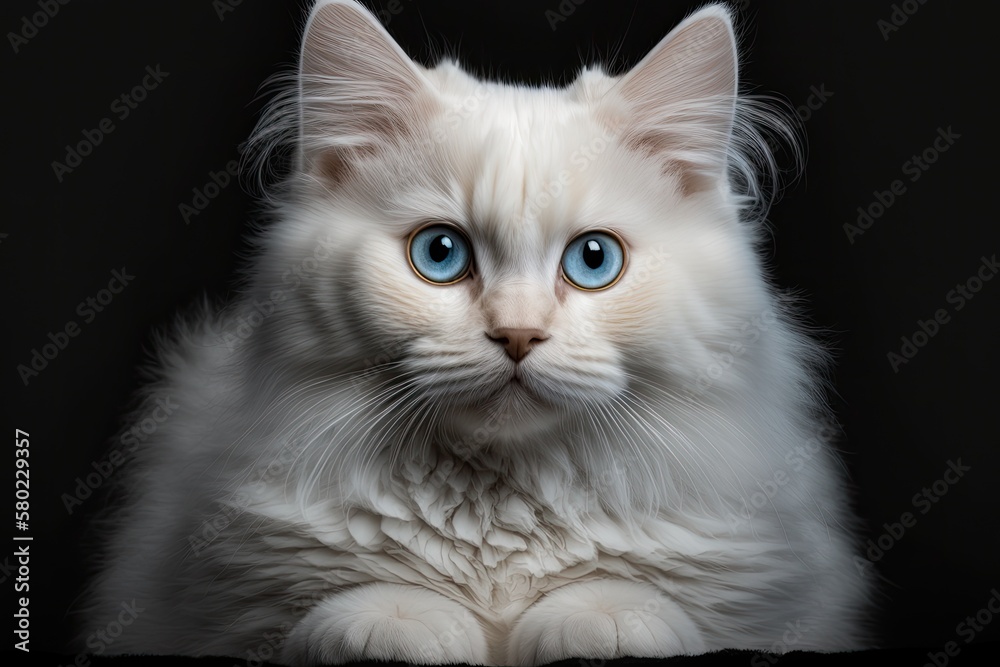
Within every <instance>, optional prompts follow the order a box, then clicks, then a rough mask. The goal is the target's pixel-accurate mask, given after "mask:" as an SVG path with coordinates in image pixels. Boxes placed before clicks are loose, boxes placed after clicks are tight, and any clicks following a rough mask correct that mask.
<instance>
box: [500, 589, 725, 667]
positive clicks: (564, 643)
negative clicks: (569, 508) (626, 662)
mask: <svg viewBox="0 0 1000 667" xmlns="http://www.w3.org/2000/svg"><path fill="white" fill-rule="evenodd" d="M704 651H705V642H704V640H703V639H702V636H701V632H700V631H699V630H698V628H697V627H696V626H695V625H694V623H693V622H692V621H691V619H690V618H689V617H688V615H687V614H686V613H685V612H684V611H683V610H682V609H681V608H680V607H679V606H678V605H677V603H676V602H674V601H673V600H671V599H670V598H669V597H668V596H666V595H665V594H664V593H663V592H662V591H659V590H658V589H656V588H654V587H653V586H651V585H648V584H641V583H636V582H630V581H616V580H603V581H589V582H582V583H578V584H568V585H566V586H563V587H562V588H558V589H556V590H554V591H552V592H550V593H548V594H546V595H545V597H543V598H542V599H541V600H539V601H538V602H536V603H535V604H534V605H533V606H532V607H530V608H529V609H528V610H527V611H525V612H524V613H523V614H522V615H521V617H520V619H518V622H517V624H516V625H515V626H514V630H513V632H512V633H511V636H510V640H509V642H508V644H507V662H508V663H509V664H513V665H543V664H546V663H550V662H555V661H557V660H563V659H566V658H622V657H635V658H665V657H669V656H672V655H692V654H697V653H703V652H704Z"/></svg>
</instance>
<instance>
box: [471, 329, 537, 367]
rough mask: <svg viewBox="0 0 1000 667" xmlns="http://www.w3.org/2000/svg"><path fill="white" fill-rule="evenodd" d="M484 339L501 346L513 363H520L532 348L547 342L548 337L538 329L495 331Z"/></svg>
mask: <svg viewBox="0 0 1000 667" xmlns="http://www.w3.org/2000/svg"><path fill="white" fill-rule="evenodd" d="M486 337H487V338H489V339H490V340H492V341H493V342H494V343H499V344H500V345H503V347H504V349H505V350H507V356H509V357H510V358H511V359H513V360H514V361H521V359H524V357H525V356H527V354H528V352H530V351H531V348H532V347H534V346H535V345H537V344H538V343H541V342H542V341H544V340H548V336H546V335H545V332H544V331H541V330H540V329H495V330H494V331H493V332H492V333H487V334H486Z"/></svg>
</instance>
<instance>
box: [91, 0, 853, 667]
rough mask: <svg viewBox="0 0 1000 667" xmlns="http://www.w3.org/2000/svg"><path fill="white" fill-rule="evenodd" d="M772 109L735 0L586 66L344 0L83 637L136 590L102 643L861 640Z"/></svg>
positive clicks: (455, 647)
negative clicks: (782, 250)
mask: <svg viewBox="0 0 1000 667" xmlns="http://www.w3.org/2000/svg"><path fill="white" fill-rule="evenodd" d="M769 117H770V116H768V115H767V113H766V112H764V111H762V110H761V109H760V107H759V106H754V105H753V104H751V103H749V102H748V101H746V100H744V99H741V98H738V97H737V52H736V43H735V40H734V36H733V30H732V25H731V20H730V17H729V14H728V13H727V10H726V9H725V8H724V7H723V6H721V5H713V6H709V7H706V8H704V9H702V10H701V11H698V12H697V13H695V14H693V15H691V16H689V17H688V18H687V19H686V20H685V21H683V23H681V24H680V25H679V26H678V27H677V28H676V29H675V30H673V31H672V32H671V33H670V34H669V35H668V36H667V37H666V38H664V39H663V41H662V42H661V43H660V44H659V45H658V46H656V48H655V49H654V50H653V51H652V52H651V53H650V54H649V55H648V56H647V57H646V58H645V59H644V60H642V62H640V63H639V64H638V65H637V66H636V67H635V68H633V69H632V70H631V71H630V72H628V73H627V74H625V75H623V76H621V77H612V76H609V75H607V74H605V73H603V72H602V71H600V70H597V69H588V70H585V71H584V72H582V73H581V74H580V76H579V78H578V79H577V80H576V81H575V82H574V83H573V84H572V85H570V86H569V87H567V88H564V89H557V88H549V87H546V88H530V87H522V86H515V85H510V84H501V83H486V82H480V81H478V80H476V79H475V78H473V77H471V76H469V75H468V74H465V73H463V72H462V71H461V70H460V69H459V68H458V67H457V66H456V65H454V64H452V63H449V62H445V63H442V64H441V65H439V66H437V67H435V68H433V69H426V68H423V67H420V66H418V65H415V64H414V63H412V62H411V61H410V59H409V58H408V57H407V56H406V55H405V54H404V53H403V51H402V50H401V49H400V48H399V47H398V46H397V45H396V44H395V43H394V42H393V40H392V39H391V38H390V36H389V35H388V33H387V32H386V31H385V30H384V29H383V27H382V26H381V25H380V24H379V23H378V22H377V20H375V18H374V17H373V16H372V15H371V14H369V13H368V12H367V11H366V10H365V9H363V8H362V7H360V6H358V5H356V4H353V3H352V2H349V1H348V0H335V1H332V2H329V1H327V2H320V3H319V4H318V5H317V6H316V7H315V8H314V9H313V11H312V13H311V15H310V18H309V20H308V23H307V26H306V31H305V36H304V41H303V47H302V56H301V65H300V71H299V74H298V77H297V84H296V85H295V86H294V88H293V89H292V90H291V92H290V93H289V94H288V95H286V96H284V97H282V98H281V99H279V100H278V102H276V103H275V105H274V106H273V107H272V110H271V112H270V113H269V114H268V116H267V117H266V118H265V119H264V120H263V121H262V124H261V127H260V129H259V131H258V133H257V135H256V136H255V138H254V140H253V143H254V144H255V145H257V146H258V147H263V151H264V152H267V150H270V149H273V148H274V147H275V146H279V145H281V144H282V143H283V142H290V143H291V145H292V146H294V150H295V156H296V165H295V168H294V170H293V173H292V174H291V176H290V177H289V179H288V180H287V182H286V183H284V185H283V187H282V188H281V189H280V191H279V192H277V193H275V194H274V197H273V199H274V217H275V221H274V223H273V225H272V226H271V227H270V228H269V229H268V230H267V232H266V233H265V234H263V236H262V238H261V239H260V254H259V257H258V259H257V260H256V263H255V265H254V268H253V270H252V274H251V276H250V279H249V280H248V284H247V289H246V293H245V295H244V296H243V297H242V298H241V299H240V300H239V302H238V303H237V304H236V305H235V306H233V307H232V308H231V309H230V310H228V311H227V312H226V313H225V314H224V315H223V316H213V315H210V314H208V310H207V309H206V310H205V314H203V315H201V316H199V317H196V318H192V319H190V320H189V321H188V322H187V323H186V324H184V325H183V326H181V327H179V331H178V333H177V335H176V336H175V339H174V340H173V341H172V342H170V343H169V344H166V345H165V346H164V349H163V352H162V355H161V360H160V363H161V379H160V380H159V381H158V382H156V383H155V384H154V385H153V386H151V387H150V388H149V392H148V397H149V401H155V400H156V399H157V398H160V399H162V398H163V397H168V398H169V399H170V400H171V401H172V402H173V403H174V404H176V405H177V407H176V408H175V409H174V412H173V414H172V416H171V418H170V419H169V420H167V421H166V422H165V423H163V424H162V425H161V426H160V427H159V428H158V429H157V430H156V432H155V433H153V434H152V435H150V436H149V437H148V438H147V439H146V440H145V442H144V443H143V446H142V447H141V449H140V450H139V451H138V452H137V455H136V460H135V461H134V462H133V463H132V465H131V470H130V473H129V475H130V476H129V479H128V484H127V490H126V491H127V494H128V497H127V499H126V502H124V503H122V505H121V507H120V509H119V510H118V511H117V512H116V513H115V514H114V515H113V516H111V517H110V521H111V523H112V525H113V527H114V530H113V532H112V533H111V535H110V537H109V539H108V543H107V549H106V553H105V556H104V560H103V561H102V570H101V572H100V574H99V576H98V577H97V579H96V582H95V584H94V587H93V589H92V590H91V592H90V597H89V604H88V616H87V620H86V623H85V624H84V628H83V633H82V638H83V641H84V643H85V645H86V646H88V647H90V648H93V647H94V646H95V645H97V644H95V642H94V639H93V637H94V636H93V635H92V633H93V632H95V631H97V630H99V629H100V628H103V627H106V626H107V624H108V621H109V620H110V619H113V618H115V617H116V615H117V614H119V611H120V609H121V608H122V605H123V604H126V605H132V606H131V607H130V608H131V609H132V610H133V612H132V613H133V615H132V616H131V617H130V622H129V624H128V625H127V627H125V628H124V629H123V630H122V631H121V634H120V636H118V637H116V638H115V639H114V642H113V643H110V644H108V646H107V652H114V653H132V652H139V653H169V654H185V655H206V654H221V655H231V656H239V657H244V658H250V659H268V658H271V659H273V660H275V661H277V662H280V663H285V664H289V665H307V664H321V663H336V662H344V661H350V660H355V659H363V658H372V659H378V658H381V659H391V660H403V661H409V662H413V663H444V662H466V663H473V664H514V665H537V664H543V663H546V662H550V661H554V660H558V659H562V658H570V657H582V658H610V657H617V656H671V655H677V654H696V653H701V652H705V651H711V650H715V649H722V648H730V647H732V648H753V649H772V648H773V649H776V650H783V649H786V648H787V649H792V648H794V649H802V650H835V649H847V648H855V647H858V646H861V645H863V642H864V641H866V638H867V636H868V633H867V628H866V625H865V616H866V609H867V604H868V603H867V600H868V597H869V589H868V586H867V584H866V581H865V580H864V579H863V577H861V576H860V575H859V572H858V569H857V568H856V567H855V565H854V563H853V562H852V557H853V555H854V553H855V544H854V537H853V529H852V525H853V520H852V519H851V515H850V512H849V510H848V508H847V502H846V499H845V485H844V474H843V469H842V466H840V464H839V461H838V460H837V458H836V455H835V453H834V452H833V451H832V449H831V447H830V444H829V440H830V435H829V434H830V432H831V429H830V428H829V427H828V426H827V424H828V422H827V421H826V414H827V413H826V411H825V408H824V407H823V399H822V391H821V382H820V380H819V379H818V378H819V374H820V370H821V365H822V364H821V362H822V359H823V354H822V353H821V351H820V350H819V348H818V346H817V344H816V343H814V342H813V341H812V340H811V339H810V338H808V337H807V336H806V335H804V334H803V333H802V332H801V331H800V330H799V328H797V326H796V325H795V324H794V315H793V312H792V310H791V308H790V307H789V306H788V305H787V304H786V303H785V302H786V301H787V299H785V298H784V297H782V296H780V295H779V294H778V293H777V292H776V291H775V290H774V289H773V288H772V287H771V286H770V285H769V283H768V282H767V280H766V279H765V277H764V274H765V269H764V267H763V266H762V261H761V256H760V254H759V252H758V247H759V244H760V241H761V238H762V236H763V234H762V223H761V222H760V220H758V219H757V218H759V217H760V216H759V215H755V213H754V212H755V211H758V212H759V211H760V210H761V209H762V208H763V207H762V206H758V204H760V203H761V201H762V198H763V195H762V194H761V193H760V188H758V187H757V185H756V183H757V180H756V176H755V171H756V170H758V169H761V168H763V169H764V170H767V169H768V167H769V165H771V164H772V163H771V162H770V156H769V153H768V151H767V146H766V144H765V143H764V141H763V139H762V134H761V131H760V130H761V125H760V124H761V122H765V123H766V122H771V128H772V129H775V128H777V130H778V131H779V132H780V131H781V126H780V125H779V124H777V123H775V122H773V121H768V118H769ZM141 412H142V411H141V410H140V413H141ZM101 646H103V644H101Z"/></svg>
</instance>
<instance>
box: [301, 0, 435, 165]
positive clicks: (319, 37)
mask: <svg viewBox="0 0 1000 667" xmlns="http://www.w3.org/2000/svg"><path fill="white" fill-rule="evenodd" d="M299 63H300V64H299V102H300V104H299V109H300V121H299V122H300V124H299V144H298V145H299V158H300V167H301V168H302V169H304V170H305V171H307V172H311V173H314V174H317V175H320V176H324V177H327V178H330V179H333V180H334V181H336V180H339V179H340V178H341V177H342V176H343V175H344V173H345V172H346V171H347V170H349V169H350V165H351V162H352V160H354V159H356V158H358V157H359V156H362V155H371V154H374V153H376V152H377V151H378V149H379V146H380V145H384V144H385V143H387V142H393V141H398V140H400V139H402V138H405V137H406V136H408V135H410V134H412V133H413V131H414V128H415V127H416V124H417V123H418V122H419V121H420V119H422V118H423V117H425V116H426V115H428V114H429V113H430V111H431V109H432V108H433V107H434V96H433V95H432V91H431V88H430V86H429V84H428V82H427V80H426V79H425V77H424V75H423V74H422V72H421V71H420V69H419V68H418V67H417V66H416V65H415V64H414V63H413V61H412V60H410V58H409V57H408V56H407V55H406V53H404V52H403V50H402V49H401V48H400V47H399V45H398V44H396V42H395V41H394V40H393V39H392V37H391V36H390V35H389V33H388V32H386V30H385V28H383V27H382V25H381V24H380V23H379V21H378V20H377V19H376V17H375V16H373V15H372V14H371V13H370V12H369V11H367V10H366V9H365V8H363V7H361V6H360V5H358V4H357V3H356V2H353V1H352V0H327V1H321V2H319V3H317V4H316V6H315V7H314V8H313V10H312V13H311V14H310V16H309V20H308V22H307V23H306V29H305V35H304V38H303V42H302V53H301V57H300V60H299Z"/></svg>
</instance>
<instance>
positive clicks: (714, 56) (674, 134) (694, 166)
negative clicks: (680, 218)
mask: <svg viewBox="0 0 1000 667" xmlns="http://www.w3.org/2000/svg"><path fill="white" fill-rule="evenodd" d="M737 84H738V80H737V53H736V38H735V35H734V34H733V25H732V20H731V18H730V16H729V12H728V10H727V9H726V8H725V6H724V5H710V6H708V7H706V8H704V9H701V10H700V11H698V12H695V13H694V14H692V15H691V16H689V17H688V18H686V19H685V20H684V21H682V22H681V24H680V25H678V26H677V27H676V28H674V29H673V30H672V31H671V32H670V34H668V35H667V36H666V37H664V38H663V39H662V40H661V41H660V43H659V44H657V45H656V47H655V48H653V50H652V51H651V52H650V53H649V54H648V55H647V56H646V57H645V58H643V59H642V61H641V62H639V64H638V65H636V66H635V67H634V68H632V70H631V71H629V72H628V73H626V74H625V75H623V77H622V78H621V81H620V83H619V85H618V89H619V91H620V94H621V96H622V97H623V98H624V100H625V102H626V104H627V109H628V111H627V116H626V117H625V118H623V119H621V120H622V122H623V127H622V128H621V129H622V130H623V131H624V139H625V141H626V142H627V143H628V144H630V145H632V146H634V147H635V148H639V149H642V150H645V151H648V152H649V153H651V154H654V155H656V156H657V157H659V158H660V159H662V161H663V165H664V170H665V171H669V172H673V173H675V174H677V175H678V176H679V177H680V181H681V184H682V186H683V188H684V190H685V191H697V190H703V189H707V188H710V187H714V186H715V185H716V184H717V183H718V182H719V178H724V177H725V174H726V170H727V155H728V153H729V143H730V141H731V139H732V133H733V124H734V122H735V114H736V99H737Z"/></svg>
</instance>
